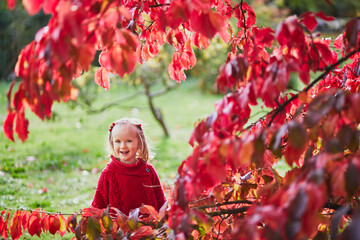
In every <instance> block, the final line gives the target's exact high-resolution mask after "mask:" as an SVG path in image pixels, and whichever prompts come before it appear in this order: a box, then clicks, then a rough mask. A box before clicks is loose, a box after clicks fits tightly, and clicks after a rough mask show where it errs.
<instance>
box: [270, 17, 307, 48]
mask: <svg viewBox="0 0 360 240" xmlns="http://www.w3.org/2000/svg"><path fill="white" fill-rule="evenodd" d="M275 37H276V39H277V40H278V42H279V43H280V45H281V46H284V45H286V46H287V47H288V48H292V47H297V48H299V47H301V46H303V45H305V42H306V41H305V35H304V32H303V30H302V27H301V25H300V23H299V22H298V19H297V18H296V16H290V17H288V18H286V19H285V21H283V22H282V23H281V24H279V25H278V27H277V29H276V32H275Z"/></svg>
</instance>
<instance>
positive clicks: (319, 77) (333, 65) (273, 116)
mask: <svg viewBox="0 0 360 240" xmlns="http://www.w3.org/2000/svg"><path fill="white" fill-rule="evenodd" d="M359 51H360V48H358V49H356V50H354V51H352V52H350V53H348V54H347V55H346V56H345V57H343V58H340V59H339V60H338V61H337V62H336V63H334V64H331V65H330V66H328V67H327V68H326V69H325V71H324V72H323V73H322V74H321V75H320V76H318V77H317V78H316V79H315V80H314V81H312V82H311V83H310V84H309V85H308V86H307V87H306V88H305V89H304V90H303V92H307V91H309V90H310V89H311V88H312V87H313V86H314V85H315V84H317V83H318V82H319V81H320V80H322V79H323V78H324V77H326V75H327V74H329V73H330V72H331V71H332V70H334V69H335V67H336V66H338V65H339V64H341V63H343V62H345V61H347V60H348V59H349V58H350V57H351V56H353V55H354V54H356V53H357V52H359ZM299 94H300V93H297V94H295V95H294V96H292V97H291V98H290V99H288V100H287V101H285V102H284V103H283V104H281V105H280V106H279V107H278V108H276V109H275V110H274V111H271V112H270V113H269V114H271V113H273V115H272V117H271V120H270V122H269V123H268V126H270V125H271V124H272V123H273V121H274V119H275V117H276V116H277V115H278V114H279V113H280V112H282V111H283V110H284V109H285V107H286V106H287V105H288V104H289V103H291V102H292V101H294V100H295V99H297V98H298V97H299Z"/></svg>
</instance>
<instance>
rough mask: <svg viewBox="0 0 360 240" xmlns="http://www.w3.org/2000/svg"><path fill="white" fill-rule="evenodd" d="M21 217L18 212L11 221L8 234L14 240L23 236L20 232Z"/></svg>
mask: <svg viewBox="0 0 360 240" xmlns="http://www.w3.org/2000/svg"><path fill="white" fill-rule="evenodd" d="M21 215H22V213H21V211H20V210H18V211H16V212H15V213H14V215H13V217H12V219H11V223H10V227H9V233H10V235H11V238H12V239H14V240H16V239H19V238H20V237H21V236H22V234H23V233H22V232H21Z"/></svg>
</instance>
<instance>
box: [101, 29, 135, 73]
mask: <svg viewBox="0 0 360 240" xmlns="http://www.w3.org/2000/svg"><path fill="white" fill-rule="evenodd" d="M138 46H139V40H138V37H137V36H136V35H135V34H134V33H132V32H130V31H128V30H126V29H124V30H120V31H118V32H117V35H116V42H115V43H114V45H113V46H112V47H111V48H110V49H109V50H104V51H103V52H102V53H101V54H100V57H99V62H100V64H101V66H103V67H104V68H106V70H108V71H110V72H111V71H115V72H116V73H117V74H119V76H121V77H122V76H124V74H126V73H131V72H132V71H134V69H135V64H136V54H135V53H136V50H137V48H138Z"/></svg>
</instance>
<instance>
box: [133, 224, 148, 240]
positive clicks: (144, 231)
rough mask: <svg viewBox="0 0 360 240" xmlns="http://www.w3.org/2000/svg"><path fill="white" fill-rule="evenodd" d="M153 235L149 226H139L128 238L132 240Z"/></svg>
mask: <svg viewBox="0 0 360 240" xmlns="http://www.w3.org/2000/svg"><path fill="white" fill-rule="evenodd" d="M153 237H154V233H153V230H152V228H151V227H150V226H141V227H139V228H138V229H136V230H135V231H134V232H132V233H131V235H130V238H131V239H134V240H140V239H151V238H153Z"/></svg>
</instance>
